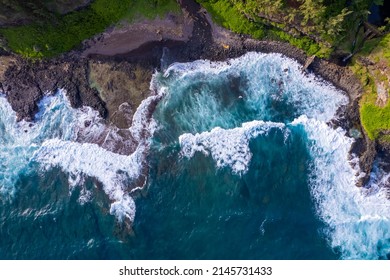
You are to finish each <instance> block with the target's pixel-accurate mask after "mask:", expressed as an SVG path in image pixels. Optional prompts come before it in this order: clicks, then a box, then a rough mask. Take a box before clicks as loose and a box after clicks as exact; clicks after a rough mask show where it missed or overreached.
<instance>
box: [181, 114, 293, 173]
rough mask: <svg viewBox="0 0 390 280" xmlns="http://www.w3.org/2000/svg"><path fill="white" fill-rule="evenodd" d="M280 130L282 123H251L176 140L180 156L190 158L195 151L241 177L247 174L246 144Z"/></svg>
mask: <svg viewBox="0 0 390 280" xmlns="http://www.w3.org/2000/svg"><path fill="white" fill-rule="evenodd" d="M284 127H285V125H284V124H282V123H273V122H263V121H253V122H249V123H243V124H242V126H241V127H237V128H233V129H222V128H220V127H216V128H214V129H212V130H211V131H210V132H203V133H198V134H196V135H193V134H190V133H186V134H183V135H181V136H180V137H179V143H180V146H181V153H182V155H183V156H185V157H187V158H192V157H193V156H194V154H195V152H202V153H203V154H205V155H206V156H207V155H209V154H211V156H212V158H213V159H214V161H215V162H216V165H217V167H218V168H222V167H226V166H228V167H230V168H231V169H232V171H233V173H235V174H243V173H246V172H247V171H248V167H249V163H250V161H251V158H252V153H251V152H250V149H249V141H250V140H251V139H253V138H256V137H257V136H259V135H262V134H267V133H268V131H269V130H270V129H273V128H277V129H280V130H281V129H283V128H284Z"/></svg>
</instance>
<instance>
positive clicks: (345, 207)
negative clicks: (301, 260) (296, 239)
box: [292, 116, 390, 259]
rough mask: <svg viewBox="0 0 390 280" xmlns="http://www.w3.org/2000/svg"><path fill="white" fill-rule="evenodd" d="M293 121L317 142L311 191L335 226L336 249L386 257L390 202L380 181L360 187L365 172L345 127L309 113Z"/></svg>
mask: <svg viewBox="0 0 390 280" xmlns="http://www.w3.org/2000/svg"><path fill="white" fill-rule="evenodd" d="M292 125H295V126H299V125H302V126H303V127H304V129H305V131H306V133H307V135H308V139H309V140H310V141H311V142H310V143H309V144H308V148H309V149H310V152H311V154H312V158H313V161H314V163H313V166H312V170H311V178H310V186H311V193H312V195H313V197H314V198H315V201H316V203H317V212H318V214H319V215H320V217H321V219H322V220H323V221H324V222H325V223H326V224H328V225H329V227H330V231H329V232H328V234H329V238H330V242H331V245H332V247H334V248H338V249H339V250H340V251H341V253H342V256H343V258H347V259H362V258H363V259H376V258H379V257H384V256H386V254H388V253H390V243H389V240H390V230H389V229H390V200H388V199H387V198H386V189H385V188H383V187H380V186H379V185H378V184H374V181H375V180H372V181H371V182H370V183H369V185H368V186H367V187H366V188H357V187H356V182H357V180H358V178H359V175H360V173H359V172H360V171H359V169H358V168H357V165H352V164H351V163H350V160H349V158H348V157H349V150H350V148H351V144H352V143H353V140H352V139H351V138H349V137H347V136H346V135H345V134H346V133H345V131H343V130H342V129H341V128H338V129H332V128H330V127H329V126H328V125H327V124H326V123H324V122H321V121H318V120H315V119H309V118H307V117H306V116H301V117H299V118H298V119H297V120H295V121H294V122H293V123H292ZM352 160H356V159H352ZM353 166H355V167H353ZM376 182H377V181H376Z"/></svg>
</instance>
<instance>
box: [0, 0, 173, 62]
mask: <svg viewBox="0 0 390 280" xmlns="http://www.w3.org/2000/svg"><path fill="white" fill-rule="evenodd" d="M168 11H174V12H176V11H179V7H178V4H177V3H176V1H175V0H95V1H94V2H93V3H92V4H91V5H90V6H88V7H87V8H84V9H82V10H79V11H75V12H72V13H69V14H66V15H64V16H60V15H57V16H56V19H55V20H51V21H50V22H48V21H42V22H39V23H35V24H31V25H25V26H19V27H9V28H0V35H2V36H3V37H4V38H5V39H6V41H7V45H8V47H9V48H10V49H11V50H12V51H14V52H15V53H18V54H20V55H22V56H24V57H27V58H43V57H53V56H56V55H58V54H61V53H63V52H66V51H69V50H71V49H73V48H75V47H76V46H78V45H79V44H80V43H81V42H82V41H83V40H85V39H87V38H90V37H92V36H93V35H95V34H98V33H100V32H103V31H104V29H105V28H107V27H108V26H110V25H112V24H114V23H117V22H118V21H120V20H122V19H126V20H129V21H131V20H133V19H135V18H136V17H147V18H153V17H156V16H162V15H164V14H166V13H167V12H168Z"/></svg>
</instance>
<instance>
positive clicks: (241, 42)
mask: <svg viewBox="0 0 390 280" xmlns="http://www.w3.org/2000/svg"><path fill="white" fill-rule="evenodd" d="M179 3H180V5H181V7H182V10H183V13H182V15H168V17H169V18H170V22H171V23H172V22H173V23H175V24H174V25H168V27H166V28H168V29H172V28H175V30H182V31H183V32H182V33H180V32H179V35H178V36H177V38H176V37H175V35H174V32H170V31H169V30H164V26H161V28H160V27H159V29H158V30H157V29H156V28H151V29H150V30H151V31H150V34H149V35H150V36H149V37H148V36H147V37H148V38H150V41H147V42H144V41H140V42H138V43H137V42H133V43H132V46H133V47H131V46H127V47H123V46H121V44H125V43H126V42H127V41H128V40H129V39H128V38H127V37H128V36H129V33H128V32H127V33H126V32H125V31H126V30H125V29H126V28H132V30H133V31H134V32H136V28H135V27H134V25H133V26H132V25H129V26H127V27H126V26H125V27H122V28H124V30H122V31H123V32H122V31H121V30H119V32H118V30H117V29H116V30H109V31H107V32H106V33H105V34H102V35H101V36H100V37H99V36H98V37H96V38H93V39H91V40H89V41H87V42H85V43H84V46H83V48H82V49H80V50H76V51H72V52H70V53H67V54H64V55H62V56H61V57H58V58H54V59H51V60H44V61H36V62H33V61H26V60H24V59H22V58H19V57H15V56H13V55H10V54H6V53H0V91H2V92H4V93H5V94H6V96H7V99H8V101H9V102H10V104H11V106H12V108H13V110H14V111H16V112H17V116H18V119H19V120H22V119H25V120H28V121H33V119H34V115H35V113H36V112H37V110H38V107H37V103H38V102H39V100H41V99H42V97H43V96H44V95H47V94H50V93H52V92H54V91H56V90H57V89H59V88H62V89H65V90H66V92H67V95H68V98H69V100H70V102H71V105H72V106H73V107H75V108H78V107H81V106H90V107H92V108H93V109H95V110H97V111H99V113H100V115H101V116H102V117H103V118H105V119H107V120H108V122H109V123H112V124H114V125H115V126H117V127H119V128H128V127H130V125H131V123H130V122H129V120H131V118H132V116H133V114H134V112H135V110H136V109H137V107H138V106H139V104H140V103H141V102H142V100H143V99H145V98H147V97H148V96H150V95H153V94H154V93H153V92H150V90H149V82H150V79H151V76H152V73H153V72H154V71H155V69H161V68H163V67H164V65H161V63H162V57H163V58H164V62H163V63H165V64H169V63H171V62H188V61H193V60H197V59H209V60H213V61H222V60H226V59H228V58H235V57H239V56H241V55H243V54H245V53H247V52H250V51H256V52H263V53H271V52H276V53H281V54H284V55H286V56H288V57H290V58H293V59H295V60H297V61H298V62H299V63H301V64H305V62H306V61H307V60H308V57H307V56H306V55H305V54H304V52H303V51H301V50H299V49H297V48H295V47H293V46H291V45H289V44H287V43H283V42H274V41H256V40H253V39H251V38H248V37H246V36H239V35H236V34H233V33H231V32H229V31H227V30H225V29H223V28H221V27H218V26H216V25H215V24H213V23H212V21H211V19H210V16H209V15H208V14H207V12H206V11H205V10H204V9H202V8H201V7H200V6H199V4H197V3H196V2H195V1H193V0H180V1H179ZM143 24H145V23H143ZM157 24H158V23H157ZM172 26H173V27H172ZM143 27H144V25H143ZM140 28H141V27H140ZM140 30H141V31H142V32H144V29H142V28H141V29H140ZM184 31H185V32H184ZM113 32H116V33H115V36H116V37H117V40H116V41H117V42H119V43H117V44H118V45H117V48H116V51H115V49H114V50H113V51H112V52H110V53H108V52H107V47H106V44H107V40H109V38H110V35H111V36H113ZM121 32H122V33H121ZM188 32H190V33H188ZM153 33H156V34H154V35H153ZM176 33H178V32H176ZM118 34H119V35H118ZM120 34H124V35H123V36H127V37H126V38H125V39H126V40H125V39H123V40H121V38H120V36H121V35H120ZM183 34H184V35H183ZM136 37H137V36H136ZM141 37H142V36H141ZM105 38H108V39H105ZM129 38H130V37H129ZM137 38H140V36H138V37H137ZM156 38H157V39H156ZM135 40H137V39H136V38H135ZM308 70H309V71H312V72H314V73H315V74H316V75H319V76H321V77H323V78H324V79H325V80H327V81H329V82H331V83H332V84H334V85H335V86H336V87H338V88H340V89H341V90H343V91H344V92H346V93H347V95H348V97H349V99H350V102H349V104H348V105H347V106H346V108H342V110H340V112H339V119H338V120H336V121H334V124H333V125H336V126H341V127H343V128H344V129H345V130H346V131H349V133H350V134H351V136H353V135H352V134H353V133H352V132H351V131H352V130H354V131H358V132H359V133H358V134H359V135H360V136H356V137H355V139H356V141H355V144H354V145H353V147H352V149H351V154H355V155H357V156H358V157H359V159H360V169H361V170H362V171H363V172H364V173H365V176H363V177H362V178H361V180H360V182H359V183H358V186H362V185H363V184H364V183H365V182H366V181H367V179H368V178H369V174H370V171H371V168H372V164H373V161H374V158H375V156H376V147H375V143H374V142H372V141H371V140H369V138H368V137H367V135H366V134H365V133H364V130H363V129H362V127H361V124H360V118H359V107H358V100H359V98H360V97H361V94H362V92H363V89H362V86H361V85H360V81H359V80H358V79H357V78H356V77H355V76H354V75H353V73H351V72H350V71H348V69H347V68H345V67H342V66H338V65H337V64H335V63H332V62H330V61H325V60H322V59H317V58H315V59H314V61H313V62H312V63H311V64H310V65H309V66H308Z"/></svg>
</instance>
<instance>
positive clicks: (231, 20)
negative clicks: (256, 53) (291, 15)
mask: <svg viewBox="0 0 390 280" xmlns="http://www.w3.org/2000/svg"><path fill="white" fill-rule="evenodd" d="M198 2H199V3H200V4H202V6H203V7H204V8H205V9H206V10H207V11H208V12H209V13H210V14H211V15H212V17H213V19H214V20H215V21H216V22H217V23H218V24H220V25H222V26H223V27H225V28H227V29H230V30H232V31H233V32H236V33H239V34H246V35H250V36H251V37H252V38H255V39H274V40H280V41H285V42H289V43H290V44H292V45H294V46H296V47H298V48H301V49H303V50H304V51H305V52H306V53H308V54H309V55H313V54H316V55H317V56H319V57H324V56H327V55H329V50H328V49H326V48H324V46H322V44H318V43H317V42H315V41H314V40H312V39H310V38H309V37H306V36H293V35H291V34H289V33H287V32H285V31H283V28H278V27H277V26H279V27H281V26H282V25H283V24H276V23H274V24H275V26H274V25H270V22H268V21H266V20H264V19H262V18H259V17H256V18H255V19H253V18H251V17H248V14H247V13H246V12H245V10H243V7H244V5H247V6H245V7H249V6H251V5H252V6H256V7H257V6H259V7H262V6H264V5H263V3H262V1H245V3H246V4H244V1H233V0H211V1H210V0H198ZM255 2H256V3H255ZM263 2H266V1H263ZM271 2H272V3H275V2H274V1H271ZM276 2H278V1H276ZM271 5H272V4H271ZM276 25H277V26H276Z"/></svg>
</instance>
